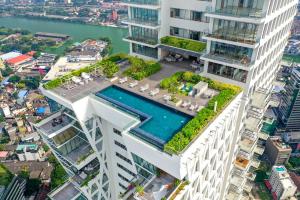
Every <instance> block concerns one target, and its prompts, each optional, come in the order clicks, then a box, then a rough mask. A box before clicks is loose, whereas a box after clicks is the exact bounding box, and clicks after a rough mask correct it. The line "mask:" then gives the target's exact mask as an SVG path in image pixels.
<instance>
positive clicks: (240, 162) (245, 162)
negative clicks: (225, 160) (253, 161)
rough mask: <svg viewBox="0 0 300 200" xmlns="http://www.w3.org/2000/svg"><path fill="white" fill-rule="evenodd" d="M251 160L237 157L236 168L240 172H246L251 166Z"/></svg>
mask: <svg viewBox="0 0 300 200" xmlns="http://www.w3.org/2000/svg"><path fill="white" fill-rule="evenodd" d="M249 163H250V160H249V159H245V158H243V157H240V156H237V157H236V159H235V161H234V166H235V167H236V168H238V169H240V170H246V169H247V168H248V166H249Z"/></svg>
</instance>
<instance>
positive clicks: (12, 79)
mask: <svg viewBox="0 0 300 200" xmlns="http://www.w3.org/2000/svg"><path fill="white" fill-rule="evenodd" d="M20 80H21V77H20V76H17V75H13V76H11V77H10V78H9V79H8V82H10V83H18V82H19V81H20Z"/></svg>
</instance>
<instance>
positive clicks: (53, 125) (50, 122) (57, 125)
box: [35, 111, 75, 138]
mask: <svg viewBox="0 0 300 200" xmlns="http://www.w3.org/2000/svg"><path fill="white" fill-rule="evenodd" d="M74 123H75V120H73V119H71V118H70V117H69V116H67V115H65V114H63V112H61V111H60V112H57V113H54V114H53V115H51V116H50V117H47V118H46V119H44V120H42V121H41V122H39V123H37V124H36V125H35V127H36V128H37V129H38V130H39V131H40V132H41V133H42V134H44V135H45V136H46V137H48V138H53V137H55V136H56V135H58V134H60V133H61V132H63V131H65V130H66V129H68V128H70V127H71V126H72V125H73V124H74Z"/></svg>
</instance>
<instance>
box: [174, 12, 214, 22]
mask: <svg viewBox="0 0 300 200" xmlns="http://www.w3.org/2000/svg"><path fill="white" fill-rule="evenodd" d="M170 17H172V18H178V19H185V20H192V21H200V22H205V23H208V22H209V18H208V17H205V16H204V13H203V12H198V11H193V10H186V9H179V8H171V9H170Z"/></svg>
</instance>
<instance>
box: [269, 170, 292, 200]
mask: <svg viewBox="0 0 300 200" xmlns="http://www.w3.org/2000/svg"><path fill="white" fill-rule="evenodd" d="M269 182H270V184H271V186H272V192H273V194H274V193H275V194H276V197H277V199H280V200H281V199H282V200H284V199H288V198H290V197H293V196H294V195H295V193H296V191H297V187H296V185H295V183H294V182H293V180H292V179H291V178H290V175H289V174H288V172H287V170H286V168H285V167H284V166H273V167H272V173H271V176H270V179H269Z"/></svg>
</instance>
